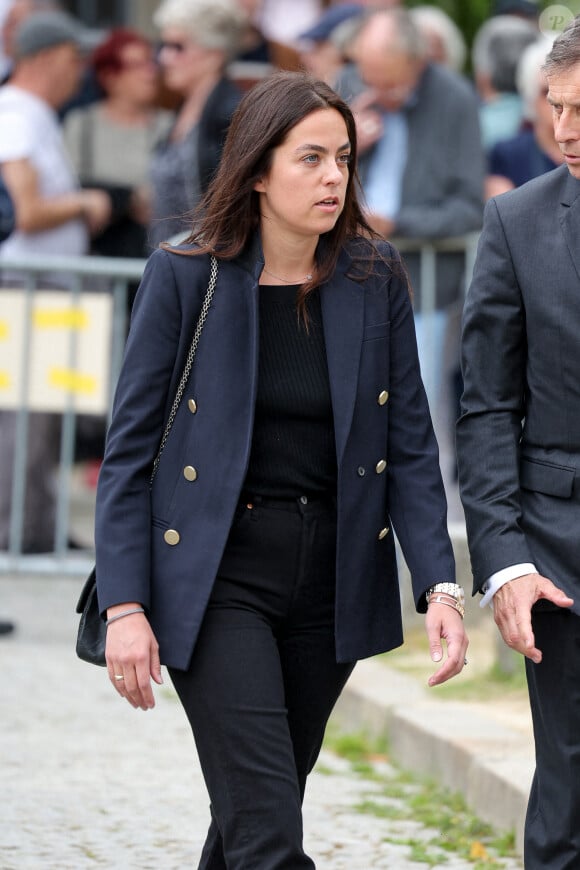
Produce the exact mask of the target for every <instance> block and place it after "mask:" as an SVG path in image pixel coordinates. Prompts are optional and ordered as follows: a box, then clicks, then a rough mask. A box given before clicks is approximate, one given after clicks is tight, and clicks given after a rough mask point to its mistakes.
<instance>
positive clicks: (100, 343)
mask: <svg viewBox="0 0 580 870" xmlns="http://www.w3.org/2000/svg"><path fill="white" fill-rule="evenodd" d="M144 266H145V260H141V259H121V258H119V259H117V258H109V257H34V259H32V258H30V259H26V260H25V259H10V260H8V259H6V260H2V261H1V262H0V414H5V413H6V412H12V413H14V414H15V415H16V421H15V425H16V438H15V442H16V443H15V449H14V454H13V456H12V457H10V456H8V455H7V446H6V445H4V447H3V449H2V452H1V458H0V461H1V462H9V461H12V464H13V472H12V494H11V508H10V531H9V542H8V550H4V551H0V573H16V572H28V573H50V574H84V573H86V572H87V571H88V569H89V568H90V566H91V565H92V562H93V561H94V556H93V553H92V552H91V550H87V551H84V550H69V549H68V547H67V539H68V530H69V519H70V514H71V496H72V484H73V467H74V453H75V432H76V422H77V416H78V414H79V413H88V414H93V415H96V416H103V417H107V416H108V414H109V413H110V408H111V403H112V396H113V390H114V385H115V383H116V380H117V377H118V374H119V370H120V366H121V360H122V355H123V348H124V344H125V338H126V328H127V311H128V288H129V284H130V283H131V282H135V281H139V280H140V278H141V275H142V273H143V268H144ZM39 338H40V340H39ZM95 338H96V340H95ZM91 341H92V344H91ZM37 345H38V347H37ZM87 345H88V346H87ZM3 349H4V353H3V352H2V351H3ZM53 356H54V357H55V359H56V364H53V363H52V361H51V360H52V357H53ZM99 356H100V357H101V358H102V360H104V361H105V362H106V366H105V372H106V374H105V375H104V374H103V372H101V377H104V379H105V380H106V383H100V384H99V383H98V379H99V374H98V373H97V374H96V375H95V373H94V372H93V371H92V370H91V372H90V374H89V375H87V374H86V373H83V370H82V368H79V359H80V358H81V357H82V358H83V360H84V365H85V366H87V365H88V367H89V369H91V366H92V361H93V358H94V357H99ZM48 369H50V373H51V379H52V389H51V387H50V386H49V387H47V385H46V377H45V376H46V374H47V370H48ZM95 384H96V385H97V387H98V389H95ZM87 385H88V386H87ZM83 390H84V391H85V392H86V393H87V394H88V393H95V392H97V393H98V395H99V397H100V400H99V403H98V404H97V405H96V406H95V407H91V406H90V403H89V408H88V409H85V410H83V405H82V402H81V403H79V395H80V394H82V392H83ZM49 394H53V397H52V398H51V397H50V395H49ZM55 396H56V399H55V398H54V397H55ZM59 397H60V398H59ZM46 402H48V405H46V404H45V403H46ZM50 402H52V404H50ZM93 404H94V402H93ZM35 410H39V411H41V412H47V413H58V414H61V415H62V425H61V428H60V459H59V466H58V478H57V481H56V525H55V535H54V552H51V553H47V554H34V555H32V554H25V553H23V552H22V537H23V529H24V517H25V503H24V502H25V490H26V464H27V441H28V432H29V427H30V426H31V425H34V417H33V416H32V417H31V413H32V412H33V411H35Z"/></svg>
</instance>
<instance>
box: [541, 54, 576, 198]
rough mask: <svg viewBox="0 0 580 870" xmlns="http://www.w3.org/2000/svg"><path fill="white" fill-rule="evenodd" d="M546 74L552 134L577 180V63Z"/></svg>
mask: <svg viewBox="0 0 580 870" xmlns="http://www.w3.org/2000/svg"><path fill="white" fill-rule="evenodd" d="M547 78H548V102H549V104H550V105H551V107H552V120H553V123H554V138H555V139H556V142H557V143H558V145H559V146H560V150H561V152H562V154H563V156H564V160H565V162H566V164H567V165H568V169H569V170H570V173H571V174H572V175H573V176H574V178H577V179H578V180H579V181H580V64H576V65H575V66H572V67H570V68H569V69H566V70H563V71H562V72H557V73H552V75H549V76H548V77H547Z"/></svg>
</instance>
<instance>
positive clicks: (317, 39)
mask: <svg viewBox="0 0 580 870" xmlns="http://www.w3.org/2000/svg"><path fill="white" fill-rule="evenodd" d="M363 14H364V9H363V8H362V7H361V6H360V5H359V4H358V3H341V4H340V5H339V6H330V7H329V8H328V9H327V10H325V12H323V13H322V15H321V16H320V18H319V19H318V21H317V22H316V23H315V24H314V25H313V26H312V27H309V28H308V30H305V31H304V32H303V33H301V34H300V36H299V38H298V43H297V47H298V53H299V55H300V61H301V64H302V66H303V67H304V69H306V70H307V71H308V72H309V73H310V74H311V75H313V76H315V77H316V78H318V79H320V80H321V81H324V82H326V83H327V84H329V85H330V86H331V87H333V88H334V89H335V90H336V91H338V92H339V93H341V94H342V95H343V96H346V97H350V96H352V94H349V93H346V94H345V93H344V87H343V79H344V77H345V65H347V64H348V57H347V52H346V46H347V44H348V42H349V41H350V40H351V39H352V38H353V37H354V34H355V32H356V30H357V28H358V26H359V22H360V20H361V19H362V16H363ZM348 66H349V67H351V68H352V66H353V65H352V64H348ZM351 78H352V73H351V75H348V81H349V82H350V80H351ZM347 90H348V88H347ZM358 90H360V87H359V88H358Z"/></svg>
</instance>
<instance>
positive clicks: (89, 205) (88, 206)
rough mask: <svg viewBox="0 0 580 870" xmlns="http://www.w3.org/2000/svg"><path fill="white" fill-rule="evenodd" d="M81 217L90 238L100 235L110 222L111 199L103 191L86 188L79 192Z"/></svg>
mask: <svg viewBox="0 0 580 870" xmlns="http://www.w3.org/2000/svg"><path fill="white" fill-rule="evenodd" d="M80 196H81V197H82V210H83V217H84V219H85V221H86V224H87V226H88V228H89V232H90V234H91V235H92V236H96V235H98V234H99V233H102V232H103V230H104V229H105V227H106V226H107V224H108V223H109V221H110V220H111V214H112V206H111V197H110V196H109V194H108V193H105V191H104V190H99V189H98V188H96V189H95V188H88V189H85V190H82V191H81V192H80Z"/></svg>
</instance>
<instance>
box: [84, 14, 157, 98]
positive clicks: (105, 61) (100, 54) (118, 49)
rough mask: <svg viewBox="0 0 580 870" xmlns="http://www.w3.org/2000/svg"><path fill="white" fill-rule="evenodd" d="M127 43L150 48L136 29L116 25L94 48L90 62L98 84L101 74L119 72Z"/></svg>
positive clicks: (146, 40) (149, 44) (147, 41)
mask: <svg viewBox="0 0 580 870" xmlns="http://www.w3.org/2000/svg"><path fill="white" fill-rule="evenodd" d="M128 45H144V46H146V47H147V48H151V43H150V42H149V40H148V39H146V37H145V36H142V35H141V34H140V33H138V32H137V31H136V30H129V28H126V27H117V28H115V30H111V32H110V33H109V35H108V37H107V38H106V39H105V41H104V42H102V43H101V44H100V45H98V46H97V48H96V49H95V50H94V52H93V55H92V57H91V63H92V66H93V68H94V70H95V74H96V76H97V79H98V80H99V83H100V84H102V81H101V79H102V77H103V76H106V75H108V74H109V73H118V72H121V70H122V69H123V61H122V58H121V55H122V52H123V49H124V48H126V46H128Z"/></svg>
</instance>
